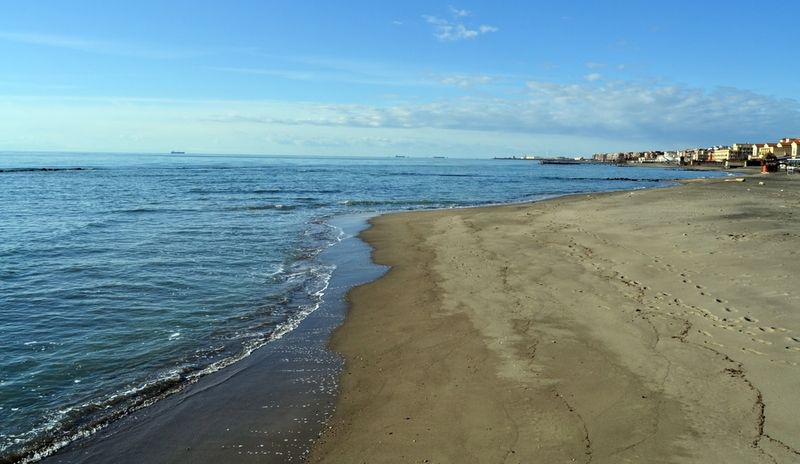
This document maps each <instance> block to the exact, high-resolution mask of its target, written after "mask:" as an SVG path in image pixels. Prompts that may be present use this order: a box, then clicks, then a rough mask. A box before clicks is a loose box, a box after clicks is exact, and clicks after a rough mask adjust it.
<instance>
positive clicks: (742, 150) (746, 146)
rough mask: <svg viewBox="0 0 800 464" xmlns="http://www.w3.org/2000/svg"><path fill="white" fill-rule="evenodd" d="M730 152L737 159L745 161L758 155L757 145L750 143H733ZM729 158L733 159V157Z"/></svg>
mask: <svg viewBox="0 0 800 464" xmlns="http://www.w3.org/2000/svg"><path fill="white" fill-rule="evenodd" d="M731 154H732V156H735V159H736V160H737V161H745V160H749V159H753V158H757V157H758V145H756V144H752V143H734V144H733V145H731ZM731 159H734V158H733V157H732V158H731Z"/></svg>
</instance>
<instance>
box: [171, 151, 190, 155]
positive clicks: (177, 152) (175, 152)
mask: <svg viewBox="0 0 800 464" xmlns="http://www.w3.org/2000/svg"><path fill="white" fill-rule="evenodd" d="M169 154H170V155H185V154H186V152H185V151H171V152H169Z"/></svg>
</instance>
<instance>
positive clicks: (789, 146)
mask: <svg viewBox="0 0 800 464" xmlns="http://www.w3.org/2000/svg"><path fill="white" fill-rule="evenodd" d="M777 145H778V147H779V148H780V149H781V151H785V152H786V154H785V155H784V156H787V157H790V158H792V159H798V158H800V138H786V139H781V141H780V142H778V144H777ZM776 156H778V157H780V156H779V155H776Z"/></svg>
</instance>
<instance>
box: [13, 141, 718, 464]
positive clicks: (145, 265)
mask: <svg viewBox="0 0 800 464" xmlns="http://www.w3.org/2000/svg"><path fill="white" fill-rule="evenodd" d="M44 167H47V168H56V169H54V170H37V169H29V168H44ZM73 168H81V169H73ZM0 170H2V171H3V172H0V462H3V461H14V460H17V459H20V458H21V457H23V456H25V455H26V454H28V453H30V452H31V451H32V450H36V449H41V448H42V447H44V446H46V445H47V444H49V443H52V442H56V441H64V440H68V439H69V438H70V437H75V436H77V435H79V434H80V433H81V432H87V431H91V430H93V429H95V428H96V427H98V426H101V425H103V424H106V423H108V422H109V421H112V420H114V419H115V418H118V417H121V416H123V415H125V414H128V413H129V412H131V411H133V410H136V409H137V408H140V407H142V406H144V405H147V404H150V403H153V402H154V401H157V400H158V399H159V398H162V397H164V396H165V395H168V394H169V393H171V392H174V391H177V390H179V389H180V388H181V387H182V386H185V385H186V384H188V383H190V382H192V381H193V380H195V379H197V378H198V377H199V376H202V375H203V374H205V373H209V372H213V371H215V370H218V369H220V368H223V367H225V366H226V365H229V364H231V363H233V362H236V361H237V360H239V359H241V358H243V357H245V356H247V355H248V354H249V353H250V352H251V351H252V350H254V349H256V348H258V347H259V346H262V345H264V344H265V343H269V342H270V341H271V340H274V339H276V338H278V337H280V336H282V335H283V334H285V333H286V332H287V331H289V330H292V328H293V327H295V326H296V325H297V323H298V322H299V321H300V320H302V318H303V317H304V316H305V315H307V314H309V313H310V312H312V311H314V309H315V308H317V307H318V306H319V304H320V302H321V301H322V300H323V299H324V298H325V289H326V288H327V285H328V282H329V279H330V276H331V273H332V270H333V267H332V265H330V264H327V265H326V264H322V263H321V262H320V261H319V260H317V256H318V255H319V253H320V252H321V251H322V250H324V249H326V248H327V247H330V246H333V245H335V244H336V243H337V242H338V241H340V240H341V239H342V238H343V231H342V230H341V229H338V228H337V227H336V226H334V225H332V224H331V222H330V219H331V218H334V217H336V216H337V215H343V214H351V213H367V212H369V213H380V212H386V211H397V210H406V209H420V208H450V207H463V206H471V205H484V204H496V203H508V202H519V201H529V200H536V199H541V198H546V197H551V196H556V195H563V194H570V193H579V192H592V191H606V190H619V189H632V188H645V187H659V186H665V185H669V184H670V182H668V180H670V179H677V178H692V177H699V176H708V175H716V174H709V173H698V172H691V171H680V170H666V169H658V168H650V169H635V168H625V167H615V166H607V165H539V164H538V163H535V162H526V161H501V160H458V159H418V158H372V159H370V158H347V157H342V158H322V157H319V158H310V157H309V158H295V157H258V156H192V155H137V154H55V153H46V154H35V153H0Z"/></svg>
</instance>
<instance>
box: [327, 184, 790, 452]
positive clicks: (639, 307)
mask: <svg viewBox="0 0 800 464" xmlns="http://www.w3.org/2000/svg"><path fill="white" fill-rule="evenodd" d="M761 182H763V184H761ZM362 235H363V238H364V239H365V240H366V241H367V242H368V243H369V244H371V245H372V246H373V247H374V249H375V251H374V260H375V261H376V262H377V263H381V264H386V265H389V266H391V271H390V272H389V273H388V274H386V275H385V276H384V277H383V278H381V279H379V280H377V281H376V282H373V283H371V284H368V285H365V286H361V287H358V288H356V289H354V290H353V291H352V292H351V294H350V300H351V309H350V312H349V314H348V317H347V320H346V322H345V324H344V325H343V326H342V327H340V328H339V329H338V330H337V331H336V332H335V334H334V337H333V340H332V345H333V348H334V349H335V350H337V351H339V352H341V353H343V355H344V356H345V358H346V367H345V371H344V372H343V374H342V382H341V394H340V398H339V400H338V404H337V408H336V413H335V415H334V418H333V420H332V421H331V424H330V429H328V430H327V431H326V432H325V434H324V435H323V437H322V439H321V440H320V441H319V443H318V445H317V446H316V448H315V449H314V451H313V455H312V459H311V460H312V461H313V462H331V463H340V462H341V463H357V462H369V463H380V462H430V463H445V462H453V463H456V462H459V463H462V462H474V463H488V462H491V463H495V462H509V463H515V462H520V463H530V462H541V463H556V462H582V463H588V462H592V463H621V462H637V463H639V462H648V463H653V462H669V463H683V462H687V463H688V462H692V463H700V462H705V463H711V462H727V463H730V462H741V463H762V462H763V463H774V462H777V463H789V462H799V461H800V422H798V418H800V398H799V397H798V396H797V392H798V391H800V312H798V308H800V292H798V291H797V288H798V284H797V282H798V280H797V279H798V276H800V260H798V259H797V258H798V249H799V248H800V247H798V244H800V240H798V238H800V176H795V177H792V176H786V175H785V174H783V175H770V176H764V177H751V178H748V179H746V181H745V182H735V181H724V180H721V179H717V180H706V181H700V182H690V183H687V184H685V185H681V186H678V187H670V188H660V189H652V190H640V191H633V192H617V193H606V194H592V195H578V196H572V197H564V198H559V199H554V200H548V201H544V202H538V203H532V204H525V205H510V206H500V207H490V208H474V209H456V210H447V211H430V212H413V213H402V214H391V215H386V216H382V217H380V218H378V219H375V220H374V221H373V227H372V228H371V229H369V230H368V231H366V232H364V233H363V234H362Z"/></svg>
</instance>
